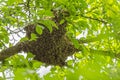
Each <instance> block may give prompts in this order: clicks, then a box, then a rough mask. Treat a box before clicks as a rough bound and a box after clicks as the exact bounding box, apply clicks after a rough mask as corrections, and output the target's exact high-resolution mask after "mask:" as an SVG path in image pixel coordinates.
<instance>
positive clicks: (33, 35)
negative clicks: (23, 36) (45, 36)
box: [30, 33, 37, 41]
mask: <svg viewBox="0 0 120 80" xmlns="http://www.w3.org/2000/svg"><path fill="white" fill-rule="evenodd" d="M36 39H37V36H36V34H34V33H32V34H31V39H30V41H32V40H36Z"/></svg>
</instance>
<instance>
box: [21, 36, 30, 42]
mask: <svg viewBox="0 0 120 80" xmlns="http://www.w3.org/2000/svg"><path fill="white" fill-rule="evenodd" d="M27 40H29V39H28V38H27V37H23V38H21V39H20V41H21V42H23V41H27Z"/></svg>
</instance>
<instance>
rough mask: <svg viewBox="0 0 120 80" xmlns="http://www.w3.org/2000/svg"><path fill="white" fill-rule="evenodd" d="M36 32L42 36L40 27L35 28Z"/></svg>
mask: <svg viewBox="0 0 120 80" xmlns="http://www.w3.org/2000/svg"><path fill="white" fill-rule="evenodd" d="M36 32H37V33H38V34H40V35H41V34H42V27H41V26H40V25H37V26H36Z"/></svg>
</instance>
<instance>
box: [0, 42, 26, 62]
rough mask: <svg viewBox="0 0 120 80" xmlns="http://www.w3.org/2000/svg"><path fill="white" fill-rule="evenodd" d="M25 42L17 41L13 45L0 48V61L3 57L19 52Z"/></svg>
mask: <svg viewBox="0 0 120 80" xmlns="http://www.w3.org/2000/svg"><path fill="white" fill-rule="evenodd" d="M25 44H26V43H25V42H19V43H17V44H16V45H15V46H12V47H10V48H7V49H5V50H2V51H1V52H0V61H3V60H4V59H6V58H8V57H10V56H12V55H15V54H17V53H18V52H20V51H21V49H22V46H24V45H25Z"/></svg>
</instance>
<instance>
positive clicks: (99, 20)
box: [81, 15, 108, 24]
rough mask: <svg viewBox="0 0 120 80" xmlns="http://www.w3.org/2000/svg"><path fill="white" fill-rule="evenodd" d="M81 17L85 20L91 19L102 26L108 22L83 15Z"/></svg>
mask: <svg viewBox="0 0 120 80" xmlns="http://www.w3.org/2000/svg"><path fill="white" fill-rule="evenodd" d="M81 17H83V18H87V19H91V20H95V21H98V22H102V23H104V24H107V23H108V22H107V21H105V20H103V19H98V18H92V17H89V16H84V15H81Z"/></svg>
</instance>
